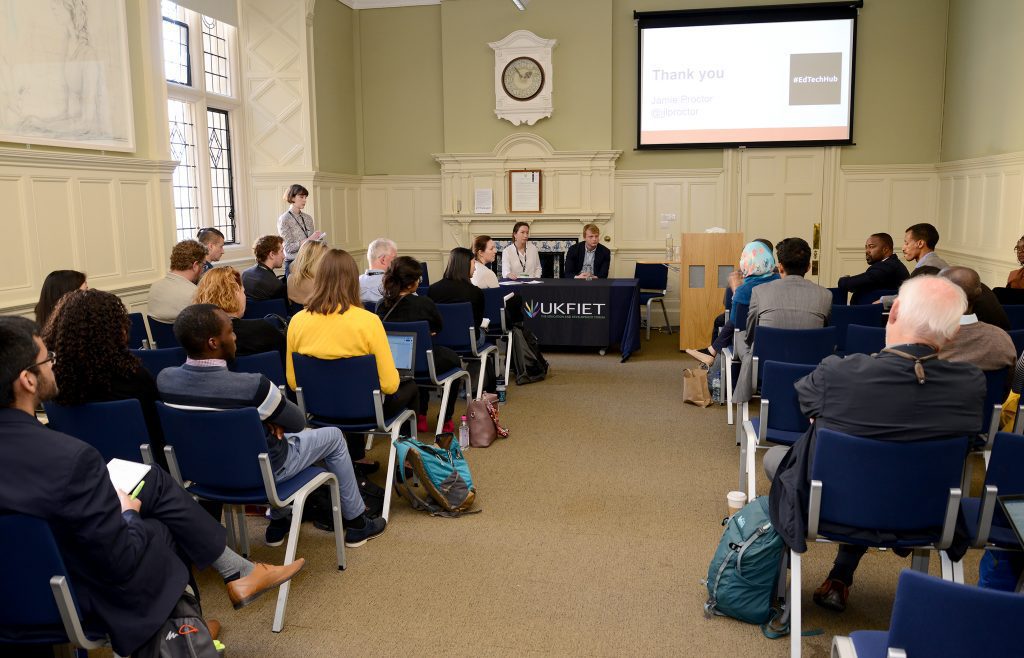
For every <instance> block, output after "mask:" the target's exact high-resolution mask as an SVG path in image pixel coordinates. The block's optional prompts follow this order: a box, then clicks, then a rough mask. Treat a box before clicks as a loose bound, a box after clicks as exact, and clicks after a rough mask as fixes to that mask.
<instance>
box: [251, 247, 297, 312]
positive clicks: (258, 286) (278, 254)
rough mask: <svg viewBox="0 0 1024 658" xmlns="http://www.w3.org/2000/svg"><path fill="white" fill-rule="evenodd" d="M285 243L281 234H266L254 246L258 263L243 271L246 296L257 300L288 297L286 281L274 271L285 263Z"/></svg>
mask: <svg viewBox="0 0 1024 658" xmlns="http://www.w3.org/2000/svg"><path fill="white" fill-rule="evenodd" d="M283 245H284V241H283V240H282V239H281V236H280V235H264V236H263V237H262V238H260V239H259V240H257V241H256V243H255V244H254V245H253V246H252V253H253V255H254V256H256V264H255V265H253V266H252V267H250V268H248V269H247V270H245V271H244V272H242V287H243V288H244V289H245V296H246V297H248V298H249V299H251V300H253V301H256V302H258V301H263V300H266V299H287V298H288V295H287V294H286V293H287V291H286V289H285V285H284V281H282V280H281V278H280V277H279V276H277V274H275V273H274V270H275V269H276V268H278V267H281V266H282V265H283V264H284V246H283Z"/></svg>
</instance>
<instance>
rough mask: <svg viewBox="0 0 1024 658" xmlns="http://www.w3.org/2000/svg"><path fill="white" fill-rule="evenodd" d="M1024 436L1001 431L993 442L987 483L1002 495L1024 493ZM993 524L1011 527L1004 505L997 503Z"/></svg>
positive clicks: (986, 475)
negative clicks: (1004, 512)
mask: <svg viewBox="0 0 1024 658" xmlns="http://www.w3.org/2000/svg"><path fill="white" fill-rule="evenodd" d="M1022 465H1024V436H1021V435H1020V434H1011V433H1010V432H999V433H998V434H996V438H995V441H994V442H993V444H992V456H991V457H990V459H989V462H988V468H987V469H986V470H985V484H986V485H989V484H993V485H995V486H996V487H997V488H998V489H999V495H1000V496H1011V495H1014V494H1024V468H1022ZM992 524H993V525H996V526H1000V527H1003V528H1009V527H1010V524H1009V521H1008V520H1007V519H1006V515H1005V514H1003V510H1002V507H1000V506H999V505H996V510H995V514H994V515H993V517H992Z"/></svg>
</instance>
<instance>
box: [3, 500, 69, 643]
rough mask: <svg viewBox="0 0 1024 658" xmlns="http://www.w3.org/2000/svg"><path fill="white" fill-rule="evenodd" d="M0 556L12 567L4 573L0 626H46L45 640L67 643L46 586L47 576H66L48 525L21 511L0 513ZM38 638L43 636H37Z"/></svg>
mask: <svg viewBox="0 0 1024 658" xmlns="http://www.w3.org/2000/svg"><path fill="white" fill-rule="evenodd" d="M0 556H2V557H3V560H4V563H5V564H8V565H11V566H12V567H13V568H11V569H10V570H8V573H7V574H5V575H4V596H0V627H7V628H12V629H20V630H25V629H27V628H31V627H33V626H36V627H50V628H52V630H53V631H54V634H53V635H52V636H51V635H47V638H46V639H51V641H54V642H59V643H63V642H67V634H66V633H65V632H64V625H63V622H62V620H61V616H60V611H59V610H58V609H57V603H56V602H55V601H54V599H53V590H52V589H50V578H52V577H53V576H65V577H67V575H68V571H67V568H66V567H65V566H64V559H63V558H62V557H61V554H60V549H59V548H58V547H57V540H56V539H54V537H53V531H51V530H50V524H48V523H47V522H46V521H44V520H42V519H40V518H36V517H34V516H28V515H25V514H2V515H0ZM76 606H77V603H76ZM2 634H3V633H2V632H0V635H2ZM62 638H63V639H62ZM39 641H40V642H44V641H45V639H44V638H39Z"/></svg>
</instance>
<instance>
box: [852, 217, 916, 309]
mask: <svg viewBox="0 0 1024 658" xmlns="http://www.w3.org/2000/svg"><path fill="white" fill-rule="evenodd" d="M892 250H893V245H892V236H891V235H889V234H888V233H873V234H871V235H869V236H868V239H867V240H866V241H865V242H864V259H865V260H866V261H867V262H868V269H867V271H866V272H864V273H863V274H856V275H853V276H842V277H839V283H837V284H836V285H837V286H838V287H839V289H840V290H842V291H843V292H844V293H850V292H852V293H853V297H852V298H851V299H850V303H851V304H864V303H866V302H865V301H863V299H864V297H865V296H867V295H868V294H869V293H872V292H874V291H876V290H898V289H899V287H900V284H901V283H903V282H904V281H906V279H907V277H908V276H910V273H909V272H907V266H906V265H904V264H903V263H902V262H901V261H900V259H899V257H898V256H896V255H895V254H893V253H892ZM870 301H874V300H873V299H872V300H870Z"/></svg>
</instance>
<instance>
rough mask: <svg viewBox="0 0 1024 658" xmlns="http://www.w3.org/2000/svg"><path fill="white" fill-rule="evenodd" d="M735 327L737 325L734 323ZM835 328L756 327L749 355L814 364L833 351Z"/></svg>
mask: <svg viewBox="0 0 1024 658" xmlns="http://www.w3.org/2000/svg"><path fill="white" fill-rule="evenodd" d="M737 326H739V325H737ZM837 333H838V331H837V329H836V328H835V327H823V328H821V329H779V328H776V327H758V328H757V334H756V335H755V336H754V347H753V349H752V352H753V355H754V356H756V357H758V358H759V359H760V360H761V362H762V363H763V362H765V361H782V362H783V363H802V364H804V365H811V366H816V365H818V364H819V363H821V360H822V359H824V358H825V357H826V356H828V355H830V354H833V353H834V352H835V351H836V335H837Z"/></svg>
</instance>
